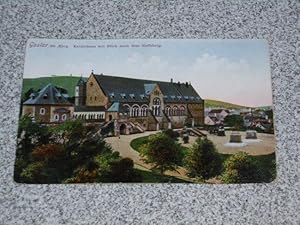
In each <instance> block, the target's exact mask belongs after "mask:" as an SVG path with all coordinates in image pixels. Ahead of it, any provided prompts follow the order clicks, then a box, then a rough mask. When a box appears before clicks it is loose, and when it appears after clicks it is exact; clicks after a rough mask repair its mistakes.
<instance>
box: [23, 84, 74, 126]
mask: <svg viewBox="0 0 300 225" xmlns="http://www.w3.org/2000/svg"><path fill="white" fill-rule="evenodd" d="M73 112H74V106H73V104H72V103H70V102H69V101H68V100H67V98H66V95H63V94H62V93H61V92H60V91H59V90H58V89H57V88H56V87H55V86H54V85H52V84H48V85H46V86H45V87H44V88H42V89H41V90H40V91H39V92H34V93H31V95H30V98H29V99H27V100H26V101H25V102H24V103H23V108H22V115H28V116H31V117H32V118H33V119H34V120H35V121H38V122H41V123H60V122H63V121H65V120H67V119H70V118H72V117H73Z"/></svg>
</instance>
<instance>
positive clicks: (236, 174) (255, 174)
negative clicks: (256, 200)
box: [222, 152, 261, 183]
mask: <svg viewBox="0 0 300 225" xmlns="http://www.w3.org/2000/svg"><path fill="white" fill-rule="evenodd" d="M222 181H223V182H224V183H259V182H261V176H260V171H259V167H258V166H257V163H256V162H255V161H254V160H253V159H252V158H250V157H249V155H248V154H247V153H245V152H239V153H236V154H234V155H232V156H230V157H229V158H228V159H227V160H226V161H225V163H224V172H223V174H222Z"/></svg>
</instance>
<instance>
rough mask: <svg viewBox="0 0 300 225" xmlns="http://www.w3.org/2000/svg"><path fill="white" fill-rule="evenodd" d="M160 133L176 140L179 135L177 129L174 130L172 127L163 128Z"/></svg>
mask: <svg viewBox="0 0 300 225" xmlns="http://www.w3.org/2000/svg"><path fill="white" fill-rule="evenodd" d="M162 133H163V134H165V135H167V136H168V137H170V138H172V139H173V140H175V141H178V138H179V136H180V135H179V133H178V132H177V131H174V130H172V129H167V130H164V131H163V132H162Z"/></svg>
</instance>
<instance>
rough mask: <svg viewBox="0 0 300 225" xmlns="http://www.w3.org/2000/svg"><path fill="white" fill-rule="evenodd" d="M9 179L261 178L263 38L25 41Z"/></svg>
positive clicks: (267, 145) (268, 144)
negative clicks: (15, 147)
mask: <svg viewBox="0 0 300 225" xmlns="http://www.w3.org/2000/svg"><path fill="white" fill-rule="evenodd" d="M18 123H19V124H18V139H17V142H18V143H17V149H16V160H15V169H14V180H15V181H16V182H18V183H29V184H60V183H61V184H69V183H199V184H201V183H209V184H228V183H268V182H272V181H274V179H275V178H276V159H275V146H276V141H275V135H274V120H273V103H272V88H271V75H270V62H269V52H268V43H267V42H266V41H265V40H259V39H255V40H243V39H235V40H226V39H225V40H198V39H132V40H130V39H124V40H61V39H29V40H28V42H27V47H26V58H25V66H24V78H23V87H22V96H21V105H20V115H19V121H18Z"/></svg>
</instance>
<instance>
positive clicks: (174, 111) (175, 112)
mask: <svg viewBox="0 0 300 225" xmlns="http://www.w3.org/2000/svg"><path fill="white" fill-rule="evenodd" d="M173 116H178V107H177V106H176V105H175V106H174V107H173Z"/></svg>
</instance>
